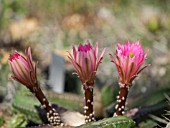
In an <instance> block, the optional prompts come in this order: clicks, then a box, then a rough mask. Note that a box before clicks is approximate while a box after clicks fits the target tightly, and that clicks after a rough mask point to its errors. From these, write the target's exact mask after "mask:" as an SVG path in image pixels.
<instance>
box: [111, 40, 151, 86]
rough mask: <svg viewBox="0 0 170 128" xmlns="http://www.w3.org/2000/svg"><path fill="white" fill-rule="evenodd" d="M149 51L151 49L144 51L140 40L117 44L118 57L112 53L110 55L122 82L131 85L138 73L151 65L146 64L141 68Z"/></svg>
mask: <svg viewBox="0 0 170 128" xmlns="http://www.w3.org/2000/svg"><path fill="white" fill-rule="evenodd" d="M148 51H149V50H147V51H146V53H144V52H143V48H142V45H141V44H140V43H139V42H136V43H134V42H132V43H130V42H129V41H127V42H126V43H125V44H117V48H116V53H115V55H116V58H114V57H113V56H112V55H111V54H110V57H111V59H112V62H113V63H114V64H115V65H116V68H117V70H118V73H119V77H120V82H121V83H122V84H127V85H131V83H132V81H133V80H134V79H135V78H136V77H137V76H138V74H139V73H140V72H141V71H142V70H144V69H145V68H146V67H148V66H149V65H146V66H144V67H143V68H141V66H142V65H143V63H144V61H145V60H146V57H147V53H148Z"/></svg>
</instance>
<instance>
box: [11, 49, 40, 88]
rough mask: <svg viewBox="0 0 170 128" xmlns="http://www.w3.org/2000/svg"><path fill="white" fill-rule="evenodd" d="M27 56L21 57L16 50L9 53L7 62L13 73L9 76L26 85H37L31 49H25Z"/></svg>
mask: <svg viewBox="0 0 170 128" xmlns="http://www.w3.org/2000/svg"><path fill="white" fill-rule="evenodd" d="M26 54H27V57H26V58H25V57H23V56H22V55H20V54H19V53H18V52H17V51H15V53H13V54H12V55H10V57H9V59H8V64H9V65H10V68H11V71H12V73H13V75H12V76H11V78H12V79H13V80H16V81H18V82H19V83H21V84H23V85H26V86H27V87H33V86H35V85H37V76H36V65H35V64H33V62H32V56H31V49H30V48H28V50H27V53H26Z"/></svg>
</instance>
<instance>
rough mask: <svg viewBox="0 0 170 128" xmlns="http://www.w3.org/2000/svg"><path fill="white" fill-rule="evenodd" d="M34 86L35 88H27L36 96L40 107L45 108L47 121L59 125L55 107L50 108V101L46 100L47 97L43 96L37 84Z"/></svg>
mask: <svg viewBox="0 0 170 128" xmlns="http://www.w3.org/2000/svg"><path fill="white" fill-rule="evenodd" d="M35 87H36V88H29V89H30V91H31V92H32V93H33V94H34V95H35V96H36V97H37V99H38V100H39V102H40V103H41V105H42V107H43V108H44V109H45V110H46V112H47V119H48V121H49V122H50V124H52V125H56V126H59V125H60V123H61V121H60V116H59V114H58V113H57V112H56V110H55V109H53V108H52V106H51V103H49V102H48V100H47V98H46V97H45V95H44V93H43V92H42V90H41V88H40V87H39V85H37V86H35Z"/></svg>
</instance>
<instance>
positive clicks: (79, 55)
mask: <svg viewBox="0 0 170 128" xmlns="http://www.w3.org/2000/svg"><path fill="white" fill-rule="evenodd" d="M104 52H105V48H104V49H103V50H102V52H101V54H100V56H99V57H98V43H96V45H95V46H94V48H93V47H92V46H91V44H90V42H89V41H88V40H87V41H86V44H85V45H82V44H80V45H79V46H78V49H77V50H76V48H75V46H73V55H71V54H70V53H69V56H68V59H69V60H70V62H71V64H72V65H73V67H74V68H75V70H76V72H77V73H76V74H77V75H78V77H79V78H80V80H81V82H82V84H83V89H84V95H85V106H84V113H85V117H86V118H85V122H91V121H93V120H94V112H93V86H94V80H95V75H96V72H97V69H98V66H99V64H100V63H101V61H102V58H103V54H104Z"/></svg>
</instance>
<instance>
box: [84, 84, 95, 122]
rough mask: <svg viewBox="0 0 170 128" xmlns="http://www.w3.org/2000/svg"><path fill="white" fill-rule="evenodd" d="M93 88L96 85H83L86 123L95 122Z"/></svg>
mask: <svg viewBox="0 0 170 128" xmlns="http://www.w3.org/2000/svg"><path fill="white" fill-rule="evenodd" d="M93 86H94V84H88V83H87V82H86V83H84V84H83V89H84V95H85V106H84V114H85V123H88V122H91V121H94V120H95V118H94V112H93Z"/></svg>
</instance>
